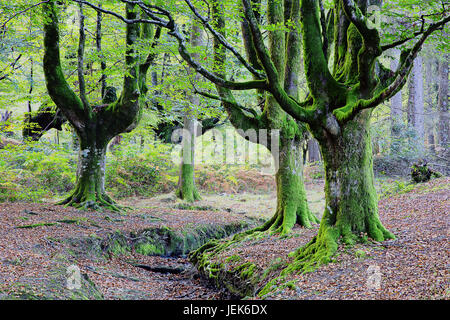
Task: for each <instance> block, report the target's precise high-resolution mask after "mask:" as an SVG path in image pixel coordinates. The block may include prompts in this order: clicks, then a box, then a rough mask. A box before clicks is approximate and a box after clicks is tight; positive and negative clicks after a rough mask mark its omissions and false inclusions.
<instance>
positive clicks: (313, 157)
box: [308, 138, 320, 163]
mask: <svg viewBox="0 0 450 320" xmlns="http://www.w3.org/2000/svg"><path fill="white" fill-rule="evenodd" d="M317 161H320V150H319V144H318V143H317V140H316V139H314V138H312V139H309V140H308V162H309V163H311V162H317Z"/></svg>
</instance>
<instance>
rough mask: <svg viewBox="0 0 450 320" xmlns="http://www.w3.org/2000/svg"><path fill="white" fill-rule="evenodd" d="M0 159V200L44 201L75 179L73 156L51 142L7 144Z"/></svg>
mask: <svg viewBox="0 0 450 320" xmlns="http://www.w3.org/2000/svg"><path fill="white" fill-rule="evenodd" d="M0 159H1V160H0V173H1V174H0V202H3V201H33V202H40V201H44V200H45V199H48V198H51V197H52V196H54V195H56V194H61V193H64V192H67V191H69V190H70V189H71V188H72V187H73V185H74V182H75V175H74V172H73V167H74V166H76V160H75V157H74V156H73V155H71V154H70V153H68V152H67V151H65V150H64V149H59V148H58V147H57V146H54V145H49V144H43V143H41V144H30V145H20V146H7V147H5V148H4V149H1V150H0Z"/></svg>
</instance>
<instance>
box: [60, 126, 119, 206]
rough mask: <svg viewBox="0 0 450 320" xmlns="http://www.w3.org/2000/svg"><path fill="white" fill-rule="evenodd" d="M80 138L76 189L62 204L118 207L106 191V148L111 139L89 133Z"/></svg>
mask: <svg viewBox="0 0 450 320" xmlns="http://www.w3.org/2000/svg"><path fill="white" fill-rule="evenodd" d="M79 140H80V149H79V152H78V164H77V174H76V184H75V190H74V191H73V193H72V194H71V195H70V196H69V197H68V198H66V199H65V200H63V201H61V204H67V205H73V206H75V207H83V208H92V209H98V207H100V206H107V207H111V208H113V209H118V208H117V206H116V205H115V203H114V201H113V200H112V199H111V198H110V197H109V196H108V195H107V194H106V192H105V166H106V148H107V145H108V142H109V140H107V139H98V138H97V139H96V138H95V137H94V138H93V137H91V135H89V134H88V135H86V136H85V137H83V138H81V139H79Z"/></svg>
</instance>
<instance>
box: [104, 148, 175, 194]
mask: <svg viewBox="0 0 450 320" xmlns="http://www.w3.org/2000/svg"><path fill="white" fill-rule="evenodd" d="M170 149H171V146H169V145H165V144H155V145H147V146H145V148H141V147H140V146H139V145H128V146H123V147H122V146H121V147H120V148H119V149H118V150H115V151H114V155H113V156H112V157H110V159H108V160H110V161H108V165H107V167H106V179H105V180H106V181H105V184H106V186H107V189H108V190H109V191H111V192H112V194H113V195H114V196H115V197H119V198H121V197H130V196H143V197H146V196H147V197H148V196H152V195H154V194H155V193H158V192H167V191H169V190H171V189H172V188H174V187H175V182H176V181H177V179H178V178H177V176H176V174H177V173H176V168H175V166H174V165H173V163H172V161H171V157H170Z"/></svg>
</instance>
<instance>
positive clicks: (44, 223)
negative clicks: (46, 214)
mask: <svg viewBox="0 0 450 320" xmlns="http://www.w3.org/2000/svg"><path fill="white" fill-rule="evenodd" d="M56 224H57V223H56V222H41V223H35V224H28V225H24V226H18V227H16V228H18V229H32V228H37V227H43V226H54V225H56Z"/></svg>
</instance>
